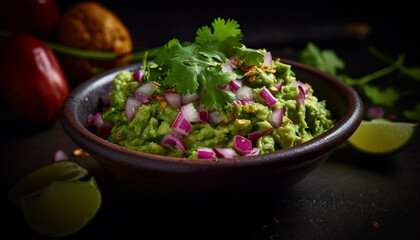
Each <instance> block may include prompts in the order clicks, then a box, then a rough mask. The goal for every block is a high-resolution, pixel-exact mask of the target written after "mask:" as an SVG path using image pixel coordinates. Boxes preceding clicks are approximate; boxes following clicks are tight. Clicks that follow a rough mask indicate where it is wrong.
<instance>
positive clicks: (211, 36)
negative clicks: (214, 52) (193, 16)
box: [195, 17, 242, 45]
mask: <svg viewBox="0 0 420 240" xmlns="http://www.w3.org/2000/svg"><path fill="white" fill-rule="evenodd" d="M212 26H213V29H214V31H213V33H212V32H211V29H210V28H209V27H208V26H203V27H201V28H200V29H198V30H197V33H196V34H197V36H196V37H195V42H196V43H197V44H200V45H205V44H208V43H220V42H223V41H225V40H227V39H229V40H230V41H232V39H235V41H236V42H239V41H241V40H242V32H241V29H239V24H238V23H237V22H236V21H235V20H232V19H228V20H227V21H225V20H224V19H221V18H220V17H219V18H217V19H215V20H214V22H213V23H212Z"/></svg>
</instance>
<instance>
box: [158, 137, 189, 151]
mask: <svg viewBox="0 0 420 240" xmlns="http://www.w3.org/2000/svg"><path fill="white" fill-rule="evenodd" d="M162 145H164V146H171V147H175V148H176V149H178V150H179V151H181V152H182V153H184V152H185V151H186V148H185V145H184V143H183V142H182V141H181V139H180V138H179V137H176V136H175V135H173V134H170V133H168V134H166V135H165V136H164V137H163V139H162Z"/></svg>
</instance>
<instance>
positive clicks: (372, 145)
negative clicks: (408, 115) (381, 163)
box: [348, 120, 418, 154]
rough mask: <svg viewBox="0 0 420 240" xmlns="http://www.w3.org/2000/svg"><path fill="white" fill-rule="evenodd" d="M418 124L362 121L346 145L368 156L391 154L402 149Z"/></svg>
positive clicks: (408, 141) (410, 138)
mask: <svg viewBox="0 0 420 240" xmlns="http://www.w3.org/2000/svg"><path fill="white" fill-rule="evenodd" d="M417 125H418V124H413V123H407V122H390V121H385V120H372V121H366V120H363V121H362V122H361V124H360V126H359V127H358V128H357V130H356V131H355V132H354V134H353V135H352V136H351V137H350V138H349V139H348V143H350V145H352V146H353V147H355V148H356V149H358V150H360V151H362V152H365V153H368V154H392V153H396V152H397V151H399V150H401V149H403V147H405V146H407V145H408V143H410V141H411V140H412V138H413V136H414V135H415V132H416V129H417Z"/></svg>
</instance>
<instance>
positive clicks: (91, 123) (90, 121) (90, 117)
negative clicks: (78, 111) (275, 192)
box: [86, 113, 95, 127]
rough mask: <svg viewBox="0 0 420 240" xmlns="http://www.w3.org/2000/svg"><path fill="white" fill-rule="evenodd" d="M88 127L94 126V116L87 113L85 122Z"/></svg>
mask: <svg viewBox="0 0 420 240" xmlns="http://www.w3.org/2000/svg"><path fill="white" fill-rule="evenodd" d="M86 123H87V125H88V127H91V126H95V115H93V114H92V113H89V115H88V117H87V121H86Z"/></svg>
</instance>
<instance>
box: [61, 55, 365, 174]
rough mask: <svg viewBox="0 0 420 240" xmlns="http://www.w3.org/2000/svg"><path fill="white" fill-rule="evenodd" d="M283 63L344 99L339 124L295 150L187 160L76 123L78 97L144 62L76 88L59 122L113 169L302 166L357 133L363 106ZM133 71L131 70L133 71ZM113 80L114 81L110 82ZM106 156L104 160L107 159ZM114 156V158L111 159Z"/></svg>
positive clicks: (347, 92) (345, 90) (348, 92)
mask: <svg viewBox="0 0 420 240" xmlns="http://www.w3.org/2000/svg"><path fill="white" fill-rule="evenodd" d="M281 62H283V63H285V64H289V65H291V67H292V70H293V69H299V70H301V71H305V72H309V73H310V74H311V75H317V76H318V77H320V78H323V79H325V80H326V81H328V82H330V83H331V84H332V85H334V87H335V88H337V89H338V90H339V91H340V93H341V95H342V96H343V97H344V102H345V106H346V111H345V112H344V114H343V116H342V117H341V118H340V119H338V121H337V122H336V124H335V125H334V126H333V127H331V128H330V129H328V130H327V131H325V132H324V133H322V134H320V135H319V136H317V137H315V138H313V139H311V140H309V141H307V142H304V143H302V144H300V145H298V146H294V147H292V148H287V149H280V150H277V151H274V152H270V153H266V154H263V155H256V156H246V157H245V156H239V157H235V158H230V159H227V158H216V159H212V160H209V159H188V158H179V157H170V156H162V155H155V154H149V153H144V152H140V151H136V150H131V149H128V148H124V147H122V146H119V145H117V144H114V143H111V142H109V141H108V140H106V139H102V138H100V137H98V136H96V135H95V134H94V133H92V132H90V131H89V130H88V129H87V128H86V127H85V126H84V125H83V123H81V122H79V121H78V120H77V117H75V112H74V111H76V109H77V104H78V103H80V102H81V101H80V98H77V96H78V95H80V94H83V93H86V91H88V90H89V89H91V88H93V86H101V85H103V84H104V83H103V82H104V81H106V82H108V81H109V80H108V79H107V78H105V77H106V76H108V75H111V74H117V73H118V72H120V71H123V70H128V69H136V68H137V69H138V67H139V66H140V65H141V63H132V64H128V65H125V66H122V67H118V68H114V69H111V70H108V71H106V72H104V73H102V74H99V75H97V76H94V77H92V78H90V79H89V80H87V81H85V82H83V83H81V84H79V85H78V86H76V87H75V88H74V89H73V90H72V91H71V92H70V94H69V96H68V97H67V98H66V100H65V102H64V104H63V107H62V109H61V111H60V121H61V124H62V127H63V129H64V131H65V132H66V133H67V135H68V136H69V137H70V138H71V139H72V140H73V141H74V142H75V143H76V144H77V145H78V146H80V147H81V148H83V149H84V150H86V151H88V152H89V153H90V154H91V155H93V156H97V157H99V158H100V161H107V163H108V164H112V165H114V166H118V165H120V166H125V167H130V168H134V169H136V168H147V169H153V170H160V171H168V169H171V170H170V171H171V172H173V171H185V170H187V171H189V170H192V169H195V170H196V169H197V168H201V169H208V168H221V167H222V166H225V167H230V168H247V167H272V166H275V165H281V166H292V165H296V164H302V163H305V162H306V161H308V160H310V159H313V158H316V157H319V156H321V155H324V154H326V153H329V152H331V151H332V150H334V149H335V148H336V147H338V146H339V145H340V144H342V143H344V142H345V141H346V140H347V139H348V138H349V137H350V136H351V135H352V134H353V132H354V131H356V129H357V127H358V126H359V124H360V122H361V120H362V118H363V103H362V100H361V99H360V97H359V95H358V94H357V93H356V91H355V90H354V89H353V88H351V87H350V86H348V85H347V84H345V83H344V82H342V81H341V80H339V79H337V78H336V77H334V76H332V75H330V74H328V73H325V72H322V71H320V70H318V69H315V68H313V67H310V66H307V65H305V64H302V63H299V62H296V61H293V60H288V59H281ZM131 71H132V70H131ZM111 81H112V80H111ZM104 156H105V157H104ZM110 156H112V157H110Z"/></svg>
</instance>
